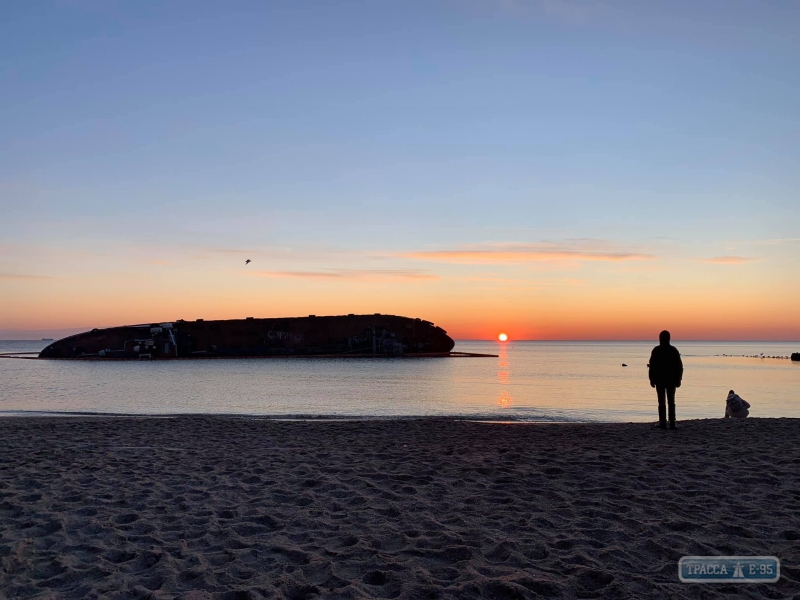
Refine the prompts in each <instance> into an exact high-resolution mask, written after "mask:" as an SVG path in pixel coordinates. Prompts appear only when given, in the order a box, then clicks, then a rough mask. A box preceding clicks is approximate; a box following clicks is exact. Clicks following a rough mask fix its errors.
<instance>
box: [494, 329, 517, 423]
mask: <svg viewBox="0 0 800 600" xmlns="http://www.w3.org/2000/svg"><path fill="white" fill-rule="evenodd" d="M507 348H508V346H506V344H501V345H500V351H499V352H498V357H497V379H498V380H499V381H500V385H502V386H507V385H509V382H510V381H511V368H510V366H509V362H508V350H507ZM513 403H514V399H513V398H512V397H511V392H509V391H508V390H507V389H501V390H500V396H499V397H498V398H497V404H498V405H499V406H500V408H511V405H512V404H513Z"/></svg>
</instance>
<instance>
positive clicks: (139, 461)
mask: <svg viewBox="0 0 800 600" xmlns="http://www.w3.org/2000/svg"><path fill="white" fill-rule="evenodd" d="M798 442H800V421H798V420H792V419H748V420H746V421H736V422H734V421H732V420H728V421H726V420H723V419H719V420H707V421H687V422H681V423H680V429H679V430H678V431H675V432H670V431H667V432H664V431H659V430H654V429H651V428H650V426H649V425H643V424H602V425H599V424H487V423H474V422H464V421H452V420H436V419H426V420H398V421H344V422H314V421H272V420H265V419H247V418H227V417H179V418H105V417H102V418H98V417H81V418H5V419H0V447H1V449H2V451H0V597H2V598H6V597H7V598H100V597H102V598H186V599H195V600H197V599H201V598H225V599H228V598H230V599H233V598H237V599H238V598H262V597H264V598H295V599H299V598H313V597H325V598H376V597H380V598H723V597H731V596H736V597H743V598H790V597H793V596H794V597H800V566H799V565H800V475H798V474H799V473H800V443H798ZM717 554H727V555H775V556H777V557H779V558H780V559H781V561H782V578H781V580H780V581H779V582H778V583H776V584H759V585H754V584H751V585H729V584H717V585H697V584H695V585H687V584H683V583H680V582H679V580H678V575H677V563H678V559H679V558H680V557H681V556H683V555H717Z"/></svg>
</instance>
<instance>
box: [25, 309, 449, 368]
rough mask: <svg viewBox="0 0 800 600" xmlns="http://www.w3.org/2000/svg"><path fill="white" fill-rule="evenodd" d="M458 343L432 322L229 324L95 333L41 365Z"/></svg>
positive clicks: (377, 350) (434, 347)
mask: <svg viewBox="0 0 800 600" xmlns="http://www.w3.org/2000/svg"><path fill="white" fill-rule="evenodd" d="M453 346H454V342H453V340H452V339H451V338H450V337H449V336H448V335H447V333H446V332H445V331H444V330H443V329H442V328H441V327H437V326H435V325H434V324H433V323H431V322H429V321H423V320H421V319H411V318H408V317H398V316H393V315H381V314H374V315H346V316H331V317H317V316H314V315H309V316H308V317H287V318H280V319H255V318H252V317H248V318H246V319H229V320H224V321H204V320H203V319H197V320H196V321H184V320H182V319H180V320H178V321H172V322H163V323H151V324H147V325H126V326H123V327H110V328H107V329H93V330H91V331H87V332H85V333H79V334H77V335H73V336H70V337H67V338H64V339H62V340H58V341H57V342H54V343H52V344H50V345H49V346H47V347H46V348H45V349H44V350H42V352H41V353H40V354H39V358H77V359H176V358H178V359H180V358H215V357H216V358H221V357H251V356H252V357H256V356H437V355H438V356H442V355H444V356H448V355H451V350H452V349H453Z"/></svg>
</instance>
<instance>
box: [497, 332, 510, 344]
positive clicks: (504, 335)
mask: <svg viewBox="0 0 800 600" xmlns="http://www.w3.org/2000/svg"><path fill="white" fill-rule="evenodd" d="M497 339H498V340H500V341H501V342H505V341H507V340H508V336H507V335H506V334H505V333H501V334H500V335H498V336H497Z"/></svg>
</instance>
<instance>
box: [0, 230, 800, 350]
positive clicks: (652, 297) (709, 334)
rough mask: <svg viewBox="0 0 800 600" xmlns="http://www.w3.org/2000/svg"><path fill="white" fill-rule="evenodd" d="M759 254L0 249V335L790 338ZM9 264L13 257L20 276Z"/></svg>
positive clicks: (791, 328) (781, 262)
mask: <svg viewBox="0 0 800 600" xmlns="http://www.w3.org/2000/svg"><path fill="white" fill-rule="evenodd" d="M763 248H764V250H762V254H763V255H764V257H763V258H762V259H760V261H759V262H757V263H755V262H741V263H735V262H733V261H732V259H731V257H727V256H726V257H722V258H725V262H724V263H719V261H717V262H716V263H714V264H708V263H706V262H698V261H696V260H689V259H678V258H660V259H658V260H655V259H654V260H647V261H638V260H637V261H621V262H620V261H586V262H585V263H581V264H567V265H562V264H551V263H550V262H547V261H545V262H542V261H537V262H535V263H532V266H531V265H530V264H524V265H520V264H517V263H513V264H511V265H505V264H502V265H500V266H493V267H492V268H491V269H487V268H485V267H484V266H482V265H480V264H479V265H469V266H468V267H469V268H467V266H466V265H461V264H458V265H455V266H454V265H452V264H449V263H448V264H445V265H443V266H440V265H438V264H437V265H436V266H435V267H431V266H429V265H427V264H426V265H423V266H420V265H419V264H416V263H414V262H413V261H408V262H407V263H401V262H397V261H398V259H396V258H383V259H381V260H382V261H385V262H386V264H383V263H378V262H377V259H369V260H368V259H361V263H359V262H358V261H355V262H354V263H353V264H354V265H355V266H358V267H363V268H360V269H356V268H350V267H349V266H347V267H346V268H345V267H343V266H342V264H345V262H344V259H342V260H341V261H340V262H339V263H335V264H336V268H333V267H330V268H328V264H329V263H321V264H322V266H320V264H317V262H314V260H311V259H308V260H306V259H305V258H304V257H303V256H300V257H299V258H298V257H295V258H291V257H290V258H281V257H278V258H275V257H269V256H266V257H263V258H262V259H261V260H262V262H266V261H267V260H268V259H269V260H271V261H272V262H271V263H270V264H269V265H268V266H265V268H264V271H263V272H259V274H258V276H252V273H251V272H250V271H248V270H246V269H245V268H244V266H243V265H244V261H243V260H242V262H241V263H239V262H238V258H239V257H238V256H236V259H237V260H236V265H235V266H231V262H232V259H231V258H230V256H229V254H228V253H225V252H218V253H216V254H213V253H209V254H208V256H205V255H203V256H200V257H195V256H194V255H193V254H188V253H184V254H183V255H181V254H180V253H177V255H176V253H174V252H173V254H172V255H171V256H173V257H174V258H172V259H171V260H172V261H173V262H164V261H161V262H157V261H156V259H158V257H159V256H161V254H158V253H156V252H155V251H151V254H152V256H151V255H150V254H148V255H147V256H146V257H145V258H144V259H141V260H140V259H139V257H138V255H137V254H135V253H134V252H133V250H132V249H130V248H128V247H123V248H122V249H120V250H115V251H110V252H108V253H94V254H92V253H91V252H89V251H84V250H81V251H80V252H78V251H72V252H70V251H68V250H64V249H62V248H57V249H52V248H49V247H37V246H31V247H26V248H23V249H19V248H10V249H9V247H5V250H4V246H3V245H2V244H0V339H22V338H28V339H41V338H42V337H63V336H64V335H68V334H70V333H77V332H78V331H87V330H90V329H92V328H95V327H98V328H102V327H113V326H119V325H125V324H132V323H150V322H163V321H174V320H177V319H186V320H187V321H190V320H194V319H197V318H203V319H206V320H212V319H234V318H244V317H247V316H252V317H256V318H270V317H273V318H276V317H292V316H305V315H309V314H316V315H345V314H349V313H356V314H373V313H382V314H394V315H402V316H407V317H418V318H421V319H425V320H427V321H431V322H433V323H435V324H436V325H438V326H440V327H442V328H443V329H445V330H446V331H447V333H448V335H450V337H452V338H453V339H454V340H494V341H496V342H498V343H502V342H508V341H510V339H511V338H514V339H515V340H653V341H655V340H657V339H658V332H660V331H661V330H663V329H668V330H669V331H670V332H671V333H672V336H673V339H675V340H720V341H722V340H776V341H777V340H785V341H798V340H800V313H799V312H798V311H797V308H796V298H797V297H798V295H800V283H798V280H797V278H796V277H789V276H787V275H786V273H789V272H791V273H794V272H796V270H797V268H796V264H800V263H797V262H796V261H800V258H796V256H797V254H796V253H792V252H786V251H785V248H784V247H779V246H775V247H774V249H773V246H769V245H764V246H763ZM23 250H25V252H23ZM162 250H163V249H162ZM162 253H163V252H162ZM242 256H244V255H242ZM248 256H250V255H248ZM252 256H253V258H254V259H258V256H257V255H252ZM281 256H282V255H281ZM151 259H152V260H151ZM315 260H317V261H319V259H315ZM331 260H332V259H331ZM348 260H349V258H348ZM370 261H372V262H370ZM392 261H395V262H397V265H396V267H397V268H394V267H395V263H394V262H392ZM28 263H30V264H28ZM162 263H163V264H162ZM347 264H349V263H347ZM4 265H5V266H4ZM8 265H20V267H19V268H18V269H17V270H18V271H19V273H16V272H15V273H10V272H9V270H10V269H11V267H10V266H8ZM423 267H424V268H423ZM16 268H17V267H15V269H16ZM26 269H27V271H26ZM37 269H38V270H37ZM25 273H27V274H25ZM287 274H289V275H287ZM135 290H147V293H138V292H136V293H134V291H135ZM587 299H590V300H587ZM502 335H504V336H505V339H503V337H501V336H502Z"/></svg>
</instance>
